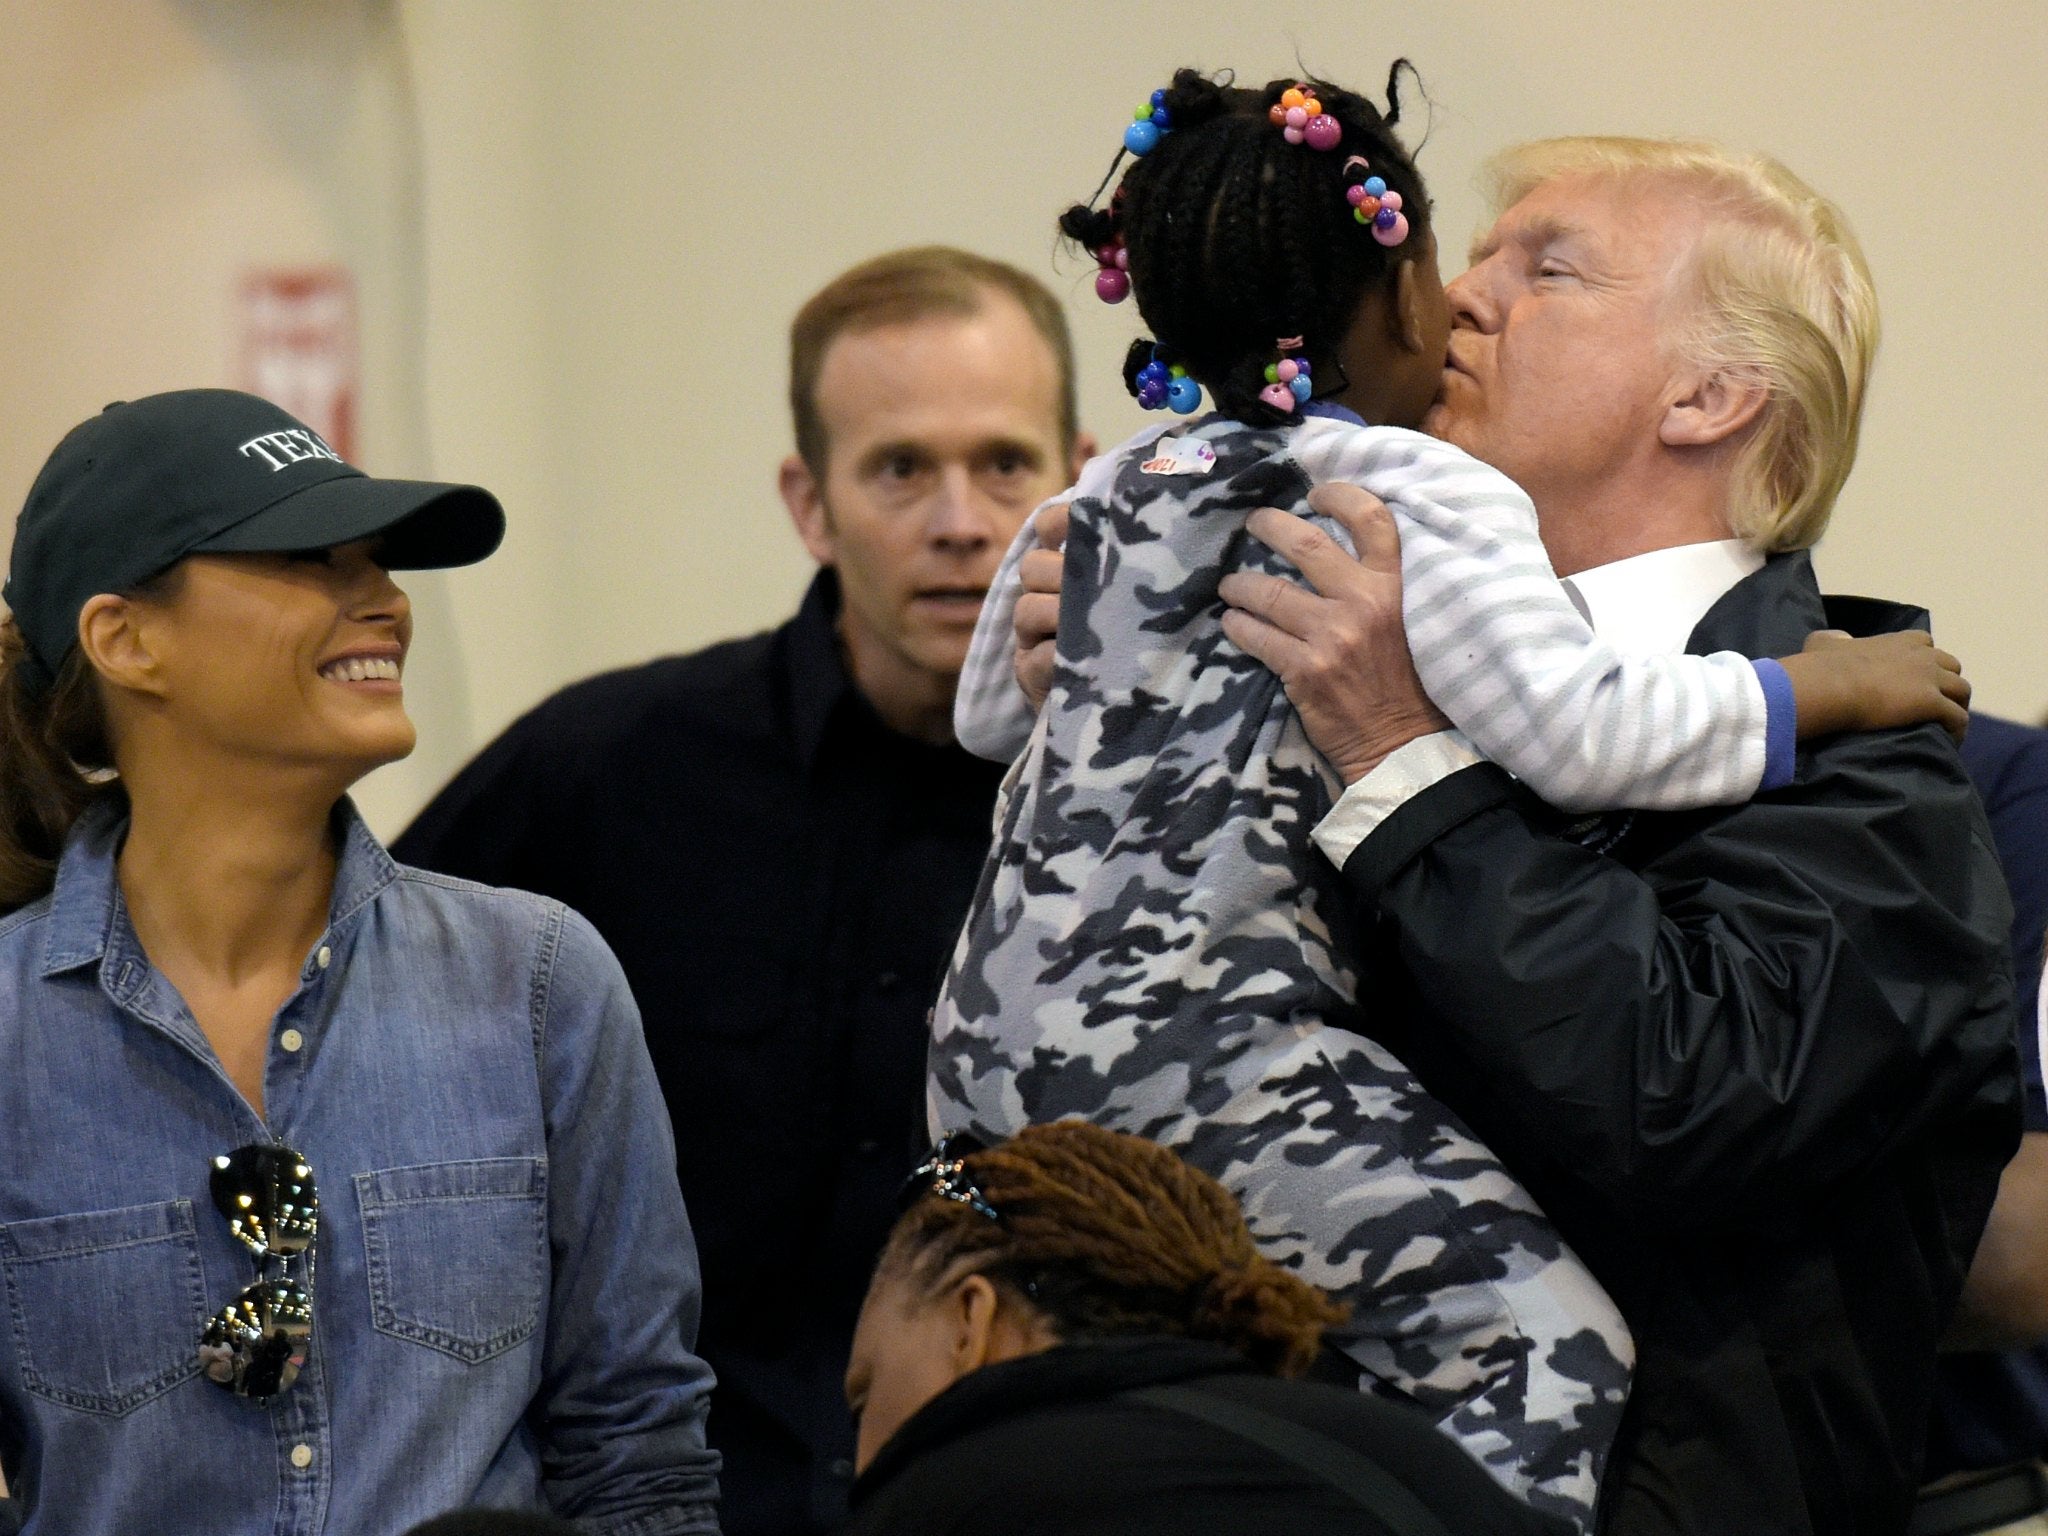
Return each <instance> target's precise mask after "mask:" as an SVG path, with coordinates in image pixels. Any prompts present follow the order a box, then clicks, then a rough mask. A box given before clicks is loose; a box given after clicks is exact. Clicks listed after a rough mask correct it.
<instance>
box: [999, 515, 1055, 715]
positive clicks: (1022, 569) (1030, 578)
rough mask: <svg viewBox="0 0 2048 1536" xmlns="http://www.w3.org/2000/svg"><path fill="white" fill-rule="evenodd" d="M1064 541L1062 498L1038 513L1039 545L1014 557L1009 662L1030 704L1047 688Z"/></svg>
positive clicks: (1036, 704) (1037, 703) (1041, 703)
mask: <svg viewBox="0 0 2048 1536" xmlns="http://www.w3.org/2000/svg"><path fill="white" fill-rule="evenodd" d="M1066 542H1067V509H1066V507H1065V505H1064V504H1062V505H1060V506H1057V507H1047V508H1046V509H1045V510H1044V511H1043V512H1041V513H1039V514H1038V548H1036V549H1034V550H1032V551H1031V552H1030V553H1029V554H1027V555H1025V557H1024V558H1023V559H1022V560H1020V561H1019V562H1018V563H1017V576H1018V580H1019V581H1020V583H1021V584H1022V585H1023V588H1024V592H1023V595H1022V596H1021V597H1019V598H1018V599H1017V612H1016V613H1015V615H1014V616H1013V617H1012V618H1011V621H1010V626H1011V628H1012V629H1013V630H1015V631H1016V636H1017V652H1016V656H1015V657H1014V659H1013V660H1012V662H1011V666H1012V667H1013V668H1014V669H1015V671H1016V674H1017V686H1018V687H1020V688H1022V689H1023V690H1024V697H1026V698H1027V699H1029V700H1030V701H1031V707H1032V708H1033V709H1034V710H1038V709H1043V708H1044V707H1045V696H1046V695H1047V694H1048V693H1050V692H1052V674H1053V667H1054V664H1055V662H1056V661H1057V657H1056V656H1055V655H1054V647H1055V642H1056V641H1057V639H1058V637H1059V630H1060V577H1061V576H1062V575H1063V574H1064V573H1065V559H1064V556H1063V555H1062V554H1061V551H1062V550H1063V549H1064V548H1065V547H1066Z"/></svg>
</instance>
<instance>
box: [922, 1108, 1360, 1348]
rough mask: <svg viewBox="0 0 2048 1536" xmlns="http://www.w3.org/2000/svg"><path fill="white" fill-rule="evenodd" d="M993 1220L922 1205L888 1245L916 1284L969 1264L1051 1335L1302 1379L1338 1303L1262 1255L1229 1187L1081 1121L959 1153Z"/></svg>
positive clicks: (949, 1203)
mask: <svg viewBox="0 0 2048 1536" xmlns="http://www.w3.org/2000/svg"><path fill="white" fill-rule="evenodd" d="M966 1172H967V1175H968V1176H969V1177H970V1178H971V1179H972V1181H973V1183H974V1185H975V1187H976V1188H977V1189H978V1190H979V1191H980V1192H981V1194H982V1196H983V1198H984V1199H985V1200H986V1201H987V1203H988V1204H989V1205H990V1206H992V1207H993V1208H994V1209H995V1210H996V1211H997V1212H998V1213H999V1215H1000V1219H999V1220H997V1221H990V1220H989V1219H988V1218H987V1217H986V1216H984V1215H982V1214H980V1213H979V1212H977V1211H975V1210H973V1209H972V1208H971V1207H969V1206H967V1205H963V1204H961V1203H959V1202H957V1201H953V1200H941V1199H927V1200H920V1201H918V1202H917V1203H916V1204H915V1205H913V1206H912V1207H911V1208H910V1209H909V1210H908V1211H906V1212H905V1213H904V1215H903V1217H902V1218H901V1220H899V1221H898V1222H897V1224H896V1229H895V1231H894V1232H893V1233H892V1234H891V1235H890V1239H889V1245H888V1247H887V1249H886V1250H885V1251H884V1254H883V1258H882V1266H883V1269H884V1270H885V1271H895V1272H907V1273H909V1274H910V1275H911V1276H912V1277H913V1278H915V1279H917V1280H919V1281H921V1282H922V1283H924V1284H928V1285H929V1284H933V1283H936V1282H937V1280H938V1279H939V1277H940V1276H942V1275H945V1274H948V1273H950V1272H952V1271H954V1270H955V1268H956V1266H958V1265H959V1264H961V1263H962V1262H963V1261H967V1262H968V1263H969V1264H970V1266H971V1268H973V1269H974V1270H976V1271H979V1272H980V1273H983V1274H986V1275H987V1276H988V1277H989V1278H990V1279H992V1280H994V1281H996V1282H997V1283H999V1284H1001V1285H1003V1286H1005V1287H1006V1288H1007V1289H1008V1290H1010V1291H1011V1292H1012V1293H1013V1294H1016V1295H1019V1296H1021V1297H1024V1298H1027V1299H1028V1302H1029V1304H1030V1305H1032V1306H1034V1307H1036V1308H1037V1309H1038V1311H1039V1312H1040V1313H1042V1314H1043V1315H1044V1317H1045V1318H1046V1320H1047V1322H1048V1323H1049V1324H1050V1325H1051V1326H1052V1328H1053V1329H1054V1331H1055V1332H1057V1333H1058V1334H1059V1336H1060V1337H1061V1338H1062V1339H1065V1340H1068V1341H1080V1340H1086V1339H1101V1338H1114V1337H1119V1336H1127V1335H1131V1334H1145V1333H1164V1334H1172V1335H1177V1336H1180V1337H1185V1338H1196V1339H1209V1340H1214V1341H1215V1342H1217V1343H1221V1344H1227V1345H1229V1346H1230V1347H1232V1348H1234V1349H1236V1350H1238V1351H1240V1352H1241V1353H1243V1354H1244V1355H1245V1356H1247V1357H1248V1358H1249V1359H1250V1360H1252V1361H1253V1363H1254V1364H1256V1365H1257V1366H1259V1368H1260V1369H1262V1370H1266V1371H1270V1372H1273V1373H1275V1374H1279V1375H1299V1374H1300V1373H1301V1372H1303V1371H1305V1370H1307V1369H1308V1367H1309V1365H1310V1363H1311V1362H1313V1361H1314V1359H1315V1357H1316V1354H1317V1352H1318V1351H1319V1350H1320V1349H1321V1347H1322V1337H1323V1333H1324V1330H1326V1329H1327V1328H1329V1327H1331V1326H1332V1325H1334V1324H1336V1323H1338V1322H1340V1321H1342V1320H1343V1317H1344V1315H1345V1314H1344V1309H1343V1308H1342V1307H1340V1306H1339V1305H1338V1304H1337V1303H1335V1302H1334V1301H1332V1300H1331V1299H1330V1298H1329V1297H1328V1296H1325V1295H1324V1294H1323V1293H1322V1292H1321V1291H1319V1290H1317V1289H1316V1288H1315V1287H1314V1286H1312V1285H1310V1284H1309V1283H1308V1282H1307V1281H1305V1280H1303V1279H1302V1278H1301V1277H1300V1276H1298V1275H1295V1274H1291V1273H1289V1272H1288V1271H1287V1270H1284V1269H1282V1268H1280V1267H1279V1266H1278V1265H1277V1264H1274V1263H1273V1262H1272V1261H1270V1260H1269V1259H1266V1258H1264V1257H1263V1256H1261V1255H1260V1253H1259V1251H1258V1249H1257V1247H1256V1246H1255V1245H1254V1244H1253V1242H1252V1235H1251V1232H1250V1230H1249V1229H1248V1228H1247V1227H1246V1226H1245V1222H1244V1216H1243V1214H1242V1213H1241V1212H1240V1211H1239V1209H1238V1205H1237V1201H1236V1200H1235V1199H1234V1198H1233V1197H1232V1196H1231V1194H1230V1192H1229V1191H1228V1190H1226V1189H1224V1187H1223V1186H1222V1185H1221V1184H1218V1183H1217V1182H1216V1181H1215V1180H1214V1179H1212V1178H1210V1177H1209V1176H1208V1175H1207V1174H1205V1173H1202V1172H1201V1171H1199V1170H1198V1169H1195V1168H1193V1167H1191V1166H1189V1165H1188V1164H1187V1163H1186V1162H1184V1161H1182V1159H1181V1158H1180V1157H1178V1156H1177V1155H1175V1154H1174V1153H1172V1152H1170V1151H1168V1150H1167V1149H1166V1148H1164V1147H1161V1146H1158V1145H1156V1144H1155V1143H1153V1142H1149V1141H1146V1140H1143V1139H1142V1138H1140V1137H1137V1136H1127V1135H1124V1134H1122V1133H1121V1132H1117V1131H1107V1130H1104V1129H1102V1128H1101V1127H1100V1126H1094V1125H1089V1124H1086V1123H1085V1122H1082V1121H1072V1120H1068V1121H1060V1122H1058V1123H1057V1124H1053V1125H1038V1126H1031V1127H1029V1128H1027V1129H1025V1130H1023V1131H1021V1132H1019V1133H1018V1134H1017V1135H1016V1136H1015V1137H1013V1138H1012V1139H1011V1140H1009V1141H1007V1142H1005V1143H1003V1144H1001V1145H1000V1146H996V1147H991V1148H989V1149H987V1150H985V1151H981V1152H975V1153H972V1154H970V1155H969V1156H968V1157H967V1159H966Z"/></svg>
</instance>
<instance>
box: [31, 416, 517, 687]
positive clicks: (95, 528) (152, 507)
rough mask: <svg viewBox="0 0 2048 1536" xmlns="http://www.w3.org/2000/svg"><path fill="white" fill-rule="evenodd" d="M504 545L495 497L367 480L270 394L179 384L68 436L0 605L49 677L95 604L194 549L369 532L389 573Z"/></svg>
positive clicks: (318, 544) (49, 471) (474, 490)
mask: <svg viewBox="0 0 2048 1536" xmlns="http://www.w3.org/2000/svg"><path fill="white" fill-rule="evenodd" d="M504 536H505V511H504V508H502V507H500V506H499V505H498V500H497V498H496V497H495V496H493V495H491V493H490V492H489V491H486V490H482V489H480V488H478V487H477V486H474V485H438V484H434V483H432V482H429V481H422V480H376V479H372V478H371V477H370V476H368V475H366V474H364V473H363V472H362V471H361V470H359V469H357V468H355V467H354V466H353V465H351V464H345V463H343V462H342V459H341V456H340V455H339V454H337V453H336V452H335V451H334V450H333V449H332V448H330V447H328V446H327V444H326V443H325V442H323V441H322V440H321V438H320V435H319V434H318V433H316V432H314V431H313V430H312V429H310V428H309V427H307V426H306V425H305V424H304V423H303V422H300V421H298V420H297V419H295V418H294V417H292V416H291V415H289V414H288V413H286V412H284V411H282V410H280V409H278V408H277V407H276V406H274V405H272V404H271V403H270V402H269V401H268V400H264V399H260V398H259V397H257V396H255V395H245V394H242V393H240V392H239V391H236V390H232V389H179V390H173V391H171V392H170V393H168V394H162V395H149V396H147V397H145V398H143V399H141V400H129V401H117V402H115V403H114V404H113V405H110V406H108V407H107V408H106V409H105V410H104V411H102V412H100V414H99V415H97V416H95V417H93V418H92V419H91V420H89V421H85V422H82V423H80V424H79V425H78V426H75V427H73V428H72V429H71V430H70V431H69V432H68V433H66V434H65V436H64V441H62V442H61V443H59V444H58V445H57V448H56V451H55V452H54V453H52V454H51V455H50V457H49V461H48V462H47V463H45V464H44V465H43V468H42V473H40V474H39V475H37V476H36V483H35V484H34V485H33V486H31V487H30V488H29V493H28V501H27V502H26V504H24V505H23V507H22V509H21V518H20V520H19V521H18V522H17V523H16V524H15V528H14V553H13V555H12V556H11V558H10V559H9V561H8V572H7V584H6V587H5V588H4V589H0V598H4V599H5V600H6V602H7V606H8V607H9V608H10V609H12V610H13V612H14V621H15V623H16V624H18V625H19V626H20V628H21V632H22V635H23V637H24V638H25V639H26V640H27V641H28V648H29V652H30V655H31V656H32V658H33V659H34V660H35V662H36V663H37V665H38V666H39V667H41V668H42V669H43V671H44V672H45V673H47V677H46V678H44V679H43V680H44V681H45V682H47V681H48V680H49V679H50V678H54V677H55V676H56V674H57V669H58V668H59V667H60V666H62V665H63V662H64V658H65V657H66V656H68V655H69V654H70V652H71V647H72V646H73V644H75V643H76V641H77V639H78V615H79V612H80V610H81V609H83V608H84V607H85V604H86V602H87V600H88V599H90V598H92V597H93V596H94V595H96V594H98V593H101V592H122V591H126V590H127V589H129V588H131V587H134V586H136V585H137V584H139V583H141V582H144V581H147V580H149V578H150V577H152V576H155V575H158V574H160V573H161V572H163V571H167V570H169V569H170V568H171V567H172V566H174V565H176V564H177V563H178V562H179V561H180V560H182V559H184V558H185V557H186V556H187V555H196V554H215V553H231V552H241V553H245V554H249V553H258V552H276V551H282V550H296V549H328V548H331V547H333V546H334V545H336V544H350V543H354V542H355V541H356V540H358V539H367V538H373V537H374V538H377V539H378V540H379V541H380V547H379V550H378V559H379V561H380V562H381V563H382V564H383V565H384V566H385V567H386V568H388V569H390V570H430V569H434V568H437V567H442V566H452V565H470V564H473V563H474V562H476V561H478V560H481V559H483V558H484V557H485V556H486V555H488V554H490V553H491V551H492V550H494V549H496V548H497V547H498V541H499V540H500V539H502V538H504Z"/></svg>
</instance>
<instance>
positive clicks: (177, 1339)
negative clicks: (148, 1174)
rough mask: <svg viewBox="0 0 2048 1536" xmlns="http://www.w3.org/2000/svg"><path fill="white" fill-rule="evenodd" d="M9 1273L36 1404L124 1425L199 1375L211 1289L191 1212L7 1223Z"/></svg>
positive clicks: (1, 1235)
mask: <svg viewBox="0 0 2048 1536" xmlns="http://www.w3.org/2000/svg"><path fill="white" fill-rule="evenodd" d="M0 1270H4V1271H5V1274H6V1284H7V1307H8V1315H9V1322H10V1324H11V1325H12V1327H13V1330H14V1347H15V1350H16V1353H17V1356H18V1358H19V1359H20V1361H21V1373H22V1385H23V1386H24V1387H26V1388H27V1389H28V1391H30V1392H31V1393H33V1394H34V1395H35V1396H37V1397H41V1398H45V1399H47V1400H49V1401H51V1402H54V1403H61V1404H63V1405H64V1406H66V1407H69V1408H77V1409H81V1410H83V1411H84V1412H87V1413H104V1414H110V1415H114V1416H116V1417H118V1416H120V1415H122V1414H126V1413H130V1412H133V1411H134V1410H135V1409H137V1408H139V1407H141V1406H142V1405H143V1404H144V1403H147V1402H149V1401H151V1400H152V1399H154V1398H157V1397H160V1396H162V1395H163V1394H164V1393H165V1392H168V1391H169V1390H170V1389H171V1388H172V1387H175V1386H177V1385H178V1384H179V1383H180V1382H182V1381H184V1380H185V1379H186V1378H187V1377H189V1376H196V1375H197V1374H198V1373H199V1353H198V1351H199V1336H200V1334H201V1333H202V1332H203V1331H204V1330H205V1327H206V1282H205V1280H204V1278H203V1277H202V1275H201V1274H200V1269H199V1236H198V1232H197V1229H196V1228H195V1227H194V1225H193V1217H192V1202H191V1201H189V1200H168V1201H164V1202H162V1203H160V1204H156V1205H133V1206H127V1207H124V1208H123V1209H121V1210H116V1211H87V1212H84V1213H82V1214H79V1215H74V1216H45V1217H40V1218H38V1219H35V1220H32V1221H16V1222H10V1223H8V1224H7V1225H5V1226H0Z"/></svg>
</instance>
